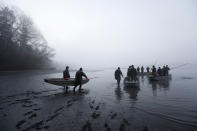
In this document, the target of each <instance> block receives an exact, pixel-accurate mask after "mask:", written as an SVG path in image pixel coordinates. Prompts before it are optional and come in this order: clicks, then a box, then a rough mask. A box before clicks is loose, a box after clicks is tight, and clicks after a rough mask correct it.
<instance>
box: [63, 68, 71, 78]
mask: <svg viewBox="0 0 197 131" xmlns="http://www.w3.org/2000/svg"><path fill="white" fill-rule="evenodd" d="M63 78H64V79H65V80H68V79H69V78H70V73H69V66H66V69H65V70H64V72H63Z"/></svg>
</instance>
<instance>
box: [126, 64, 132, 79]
mask: <svg viewBox="0 0 197 131" xmlns="http://www.w3.org/2000/svg"><path fill="white" fill-rule="evenodd" d="M131 77H132V75H131V66H129V68H128V70H127V78H128V80H131Z"/></svg>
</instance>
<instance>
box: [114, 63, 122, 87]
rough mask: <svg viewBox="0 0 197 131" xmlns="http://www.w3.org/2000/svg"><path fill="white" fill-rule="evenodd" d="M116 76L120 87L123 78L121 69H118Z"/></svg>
mask: <svg viewBox="0 0 197 131" xmlns="http://www.w3.org/2000/svg"><path fill="white" fill-rule="evenodd" d="M114 76H115V79H116V80H117V83H118V85H120V80H121V76H122V77H123V75H122V71H121V70H120V67H118V69H117V70H116V71H115V73H114Z"/></svg>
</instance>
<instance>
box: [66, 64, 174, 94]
mask: <svg viewBox="0 0 197 131" xmlns="http://www.w3.org/2000/svg"><path fill="white" fill-rule="evenodd" d="M140 69H141V71H140ZM151 70H152V75H153V76H167V75H168V74H169V73H168V72H169V70H170V68H169V67H168V65H166V66H163V67H162V68H161V67H158V69H156V67H155V66H154V65H153V66H152V68H151ZM139 73H141V74H142V75H144V67H143V66H142V67H141V68H140V67H139V66H138V67H137V68H135V67H134V65H131V66H129V68H128V69H127V76H126V78H127V80H129V81H137V80H138V78H137V75H138V74H139ZM146 73H148V74H149V73H151V72H150V68H149V67H147V68H146ZM114 76H115V79H116V80H117V83H118V85H119V84H120V80H121V77H122V78H123V74H122V71H121V70H120V67H118V69H116V71H115V73H114ZM82 77H85V78H86V80H88V77H87V76H86V74H85V73H84V72H83V69H82V68H80V69H79V70H78V71H77V72H76V74H75V84H74V85H75V86H74V92H75V88H76V87H77V86H79V91H81V86H82ZM63 78H64V79H65V80H69V79H70V73H69V66H66V69H65V70H64V72H63ZM66 89H68V87H66Z"/></svg>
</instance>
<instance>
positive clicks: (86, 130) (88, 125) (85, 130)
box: [81, 121, 92, 131]
mask: <svg viewBox="0 0 197 131" xmlns="http://www.w3.org/2000/svg"><path fill="white" fill-rule="evenodd" d="M81 131H92V127H91V123H90V122H89V121H87V122H86V123H85V125H83V126H82V128H81Z"/></svg>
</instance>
